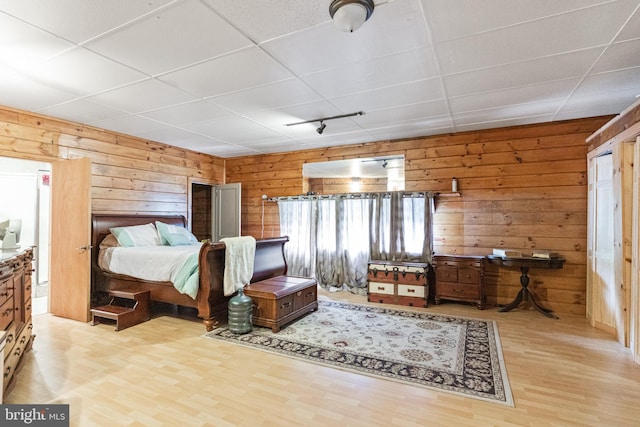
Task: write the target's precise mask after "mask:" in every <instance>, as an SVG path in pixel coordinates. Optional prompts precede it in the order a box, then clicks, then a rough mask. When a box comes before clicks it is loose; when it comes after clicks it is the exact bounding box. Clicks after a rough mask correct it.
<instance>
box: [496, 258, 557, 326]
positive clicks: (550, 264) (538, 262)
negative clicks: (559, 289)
mask: <svg viewBox="0 0 640 427" xmlns="http://www.w3.org/2000/svg"><path fill="white" fill-rule="evenodd" d="M487 260H488V261H489V262H490V263H491V264H494V265H498V266H502V267H511V268H519V269H520V271H521V272H522V275H521V276H520V286H522V288H521V289H520V292H518V295H517V296H516V298H515V299H514V300H513V301H512V302H511V303H509V304H507V305H505V306H504V307H502V308H501V309H500V310H498V311H499V312H506V311H511V310H513V309H514V308H516V307H518V306H519V305H520V303H522V302H527V301H531V305H533V307H534V308H535V309H536V310H538V311H539V312H540V313H542V314H544V315H545V316H547V317H550V318H552V319H557V318H558V316H556V315H555V314H553V312H552V310H550V309H548V308H544V307H542V306H541V305H540V303H538V301H536V298H535V295H534V294H533V293H532V292H531V291H530V290H529V275H528V274H529V269H530V268H562V265H563V264H564V261H565V260H564V258H551V259H544V258H531V257H523V258H508V257H500V256H496V255H487Z"/></svg>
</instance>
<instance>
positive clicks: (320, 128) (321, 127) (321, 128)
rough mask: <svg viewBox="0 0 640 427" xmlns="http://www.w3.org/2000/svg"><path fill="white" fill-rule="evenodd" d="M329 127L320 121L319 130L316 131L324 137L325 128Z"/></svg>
mask: <svg viewBox="0 0 640 427" xmlns="http://www.w3.org/2000/svg"><path fill="white" fill-rule="evenodd" d="M326 127H327V124H326V123H324V122H323V121H322V120H320V127H319V128H318V129H316V132H318V133H319V134H320V135H322V132H324V128H326Z"/></svg>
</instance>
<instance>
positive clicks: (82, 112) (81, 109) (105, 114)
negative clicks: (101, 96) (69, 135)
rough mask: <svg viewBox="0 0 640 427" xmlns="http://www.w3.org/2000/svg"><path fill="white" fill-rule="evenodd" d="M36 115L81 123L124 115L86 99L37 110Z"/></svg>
mask: <svg viewBox="0 0 640 427" xmlns="http://www.w3.org/2000/svg"><path fill="white" fill-rule="evenodd" d="M52 104H53V103H52ZM38 113H41V114H45V115H47V116H52V117H59V118H61V119H67V120H75V121H80V122H81V123H89V122H92V121H93V122H95V121H99V120H107V119H113V118H116V117H122V116H125V115H126V113H125V112H124V111H121V110H116V109H113V108H109V107H106V106H104V105H100V104H96V103H95V102H91V101H89V100H87V99H78V100H75V101H70V102H65V103H62V104H57V105H53V106H51V107H46V108H42V109H39V110H38Z"/></svg>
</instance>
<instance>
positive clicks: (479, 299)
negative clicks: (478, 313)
mask: <svg viewBox="0 0 640 427" xmlns="http://www.w3.org/2000/svg"><path fill="white" fill-rule="evenodd" d="M433 267H434V268H435V271H436V284H435V285H436V290H435V303H436V304H440V301H441V300H443V299H445V300H454V301H465V302H472V303H476V304H478V309H480V310H484V306H485V301H486V296H485V293H484V284H483V280H484V257H482V256H462V255H435V256H434V257H433Z"/></svg>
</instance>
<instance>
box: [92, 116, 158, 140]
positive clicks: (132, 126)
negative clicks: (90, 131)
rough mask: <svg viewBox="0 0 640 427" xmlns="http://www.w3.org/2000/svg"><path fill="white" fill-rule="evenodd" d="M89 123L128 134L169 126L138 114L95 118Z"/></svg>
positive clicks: (138, 133) (135, 134)
mask: <svg viewBox="0 0 640 427" xmlns="http://www.w3.org/2000/svg"><path fill="white" fill-rule="evenodd" d="M89 124H90V125H93V126H96V127H99V128H103V129H110V130H113V131H116V132H120V133H124V134H128V135H134V136H137V135H143V134H145V133H147V132H150V131H153V130H158V129H167V128H168V127H169V126H167V125H165V124H163V123H159V122H155V121H153V120H149V119H147V118H144V117H140V116H122V117H115V118H111V119H105V120H97V121H95V122H91V123H89Z"/></svg>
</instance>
